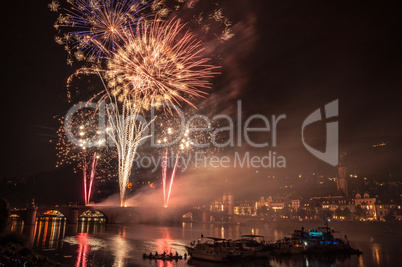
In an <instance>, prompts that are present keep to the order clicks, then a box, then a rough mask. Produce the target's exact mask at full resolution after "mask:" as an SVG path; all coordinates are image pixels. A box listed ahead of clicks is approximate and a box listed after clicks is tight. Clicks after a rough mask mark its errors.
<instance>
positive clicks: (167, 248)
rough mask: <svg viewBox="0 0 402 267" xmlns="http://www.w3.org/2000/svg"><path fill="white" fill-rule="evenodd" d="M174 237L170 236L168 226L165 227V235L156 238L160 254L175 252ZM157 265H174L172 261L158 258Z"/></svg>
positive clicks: (165, 266)
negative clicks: (173, 248)
mask: <svg viewBox="0 0 402 267" xmlns="http://www.w3.org/2000/svg"><path fill="white" fill-rule="evenodd" d="M172 242H173V240H172V238H171V237H170V233H169V229H168V228H166V227H165V228H163V237H162V238H159V239H156V246H157V251H158V253H159V254H161V253H163V252H166V254H169V253H170V252H172V253H174V252H173V251H172ZM157 265H158V267H172V266H173V263H172V262H171V261H163V260H157Z"/></svg>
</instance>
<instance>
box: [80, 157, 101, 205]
mask: <svg viewBox="0 0 402 267" xmlns="http://www.w3.org/2000/svg"><path fill="white" fill-rule="evenodd" d="M84 158H85V157H84ZM97 163H98V157H97V153H96V152H95V153H94V154H93V157H92V163H91V167H90V170H91V171H90V173H89V177H88V175H87V164H86V160H85V159H84V164H83V165H84V169H83V174H84V198H85V205H88V204H89V202H90V201H91V195H92V186H93V183H94V180H95V173H96V172H95V170H96V164H97ZM87 180H88V183H89V184H88V185H89V186H87Z"/></svg>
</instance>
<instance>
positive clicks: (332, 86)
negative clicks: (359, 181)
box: [0, 0, 402, 179]
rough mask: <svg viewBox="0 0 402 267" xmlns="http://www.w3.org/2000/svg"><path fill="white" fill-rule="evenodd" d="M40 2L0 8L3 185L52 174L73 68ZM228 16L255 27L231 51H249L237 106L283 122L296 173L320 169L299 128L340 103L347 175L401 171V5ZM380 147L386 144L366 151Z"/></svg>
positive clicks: (289, 7)
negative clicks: (318, 112)
mask: <svg viewBox="0 0 402 267" xmlns="http://www.w3.org/2000/svg"><path fill="white" fill-rule="evenodd" d="M47 3H48V1H43V0H40V1H26V0H25V1H3V2H2V4H1V6H2V8H1V12H2V14H1V16H0V20H1V25H2V29H3V32H2V60H1V63H2V71H1V76H2V78H1V98H0V101H1V105H0V106H1V125H2V131H1V142H2V148H1V169H0V173H1V175H0V179H6V178H10V177H21V176H31V175H35V174H38V173H41V172H46V171H52V170H53V169H54V165H55V162H56V158H55V157H56V153H55V150H54V148H53V145H52V144H50V143H49V139H52V138H55V136H56V134H55V132H56V129H57V127H58V125H57V121H56V120H55V119H54V118H53V116H54V115H58V114H61V115H62V114H63V113H64V112H65V111H66V110H67V109H68V108H69V104H68V103H67V101H66V88H65V83H66V79H67V77H68V76H69V75H70V74H71V73H72V72H73V71H74V69H73V68H71V67H69V66H67V65H66V63H65V62H66V53H65V51H64V50H63V47H61V46H59V45H57V44H56V43H55V42H54V36H55V30H54V29H53V27H52V25H53V22H54V20H55V14H54V13H51V12H50V11H49V10H48V8H47ZM225 4H226V3H225ZM226 11H227V14H228V15H227V16H228V17H232V18H233V20H234V21H235V22H237V23H239V25H241V23H242V22H243V20H245V19H246V18H247V19H248V20H249V21H250V20H251V21H252V23H251V24H250V25H251V28H250V29H246V30H245V31H243V32H242V33H248V34H252V35H253V36H254V43H253V44H252V46H251V47H249V46H248V45H245V44H244V43H242V41H244V40H245V38H241V36H236V37H235V38H234V39H233V40H232V41H231V42H230V44H229V46H233V47H237V50H238V51H241V50H242V49H241V47H242V46H243V45H244V46H245V48H244V49H249V50H250V51H248V54H247V56H246V57H242V58H239V60H238V61H237V62H236V64H237V66H238V70H239V71H240V74H241V75H245V76H247V79H246V80H247V82H246V83H244V84H242V86H241V90H240V92H239V95H238V98H239V99H242V100H243V105H244V108H245V110H246V113H247V114H253V113H261V114H264V115H267V116H269V115H271V114H282V113H285V114H287V116H288V119H287V120H286V122H285V123H284V124H283V127H284V128H283V131H284V132H285V133H284V134H283V137H281V138H282V140H280V142H282V144H286V145H284V147H285V148H284V150H283V154H285V155H288V154H289V155H290V156H289V167H290V168H292V170H293V171H294V172H297V171H298V170H299V169H300V168H302V169H304V170H312V169H315V168H321V167H322V168H324V169H325V166H326V165H325V163H322V162H320V161H319V160H317V159H316V158H314V157H313V156H311V155H310V154H309V153H308V152H307V151H306V150H305V149H304V148H303V147H302V145H301V142H300V141H299V140H300V125H301V123H302V121H303V120H304V118H306V116H307V115H308V114H310V113H311V112H312V111H314V110H315V109H317V108H319V107H321V106H323V105H325V104H326V103H328V102H330V101H332V100H334V99H336V98H339V101H340V122H339V123H340V127H341V128H340V139H341V150H342V151H347V152H348V153H349V154H350V162H349V164H350V167H351V168H352V169H355V170H357V171H359V172H362V173H364V174H366V175H367V174H370V173H372V174H378V173H379V174H387V173H394V174H401V173H402V172H401V164H400V163H401V157H400V156H401V153H400V152H401V147H402V146H401V141H400V136H401V130H402V126H401V108H400V101H401V100H400V96H401V93H400V91H401V85H402V84H401V77H402V76H401V71H402V68H401V63H402V62H401V52H400V51H401V47H402V38H401V33H402V27H401V26H402V21H401V6H400V3H399V2H398V1H369V2H368V1H322V0H319V1H318V0H317V1H246V0H236V1H228V2H227V5H226ZM243 16H244V17H243ZM246 46H247V48H246ZM231 51H232V50H231V49H227V50H226V51H225V52H223V53H222V56H223V57H224V56H225V55H230V52H231ZM224 71H225V69H223V72H224ZM224 77H225V74H223V78H222V80H224ZM226 77H229V76H228V75H226ZM218 84H220V85H221V86H222V87H219V88H214V90H216V91H217V92H218V93H219V92H225V88H223V87H225V83H219V82H218ZM217 87H218V86H217ZM235 101H236V99H233V101H232V102H231V103H230V104H231V105H233V106H234V105H235V104H236V103H235ZM381 142H386V143H387V146H385V147H383V148H380V149H377V150H374V149H373V148H372V147H371V146H372V145H374V144H377V143H381ZM279 150H280V148H279ZM399 177H400V176H399Z"/></svg>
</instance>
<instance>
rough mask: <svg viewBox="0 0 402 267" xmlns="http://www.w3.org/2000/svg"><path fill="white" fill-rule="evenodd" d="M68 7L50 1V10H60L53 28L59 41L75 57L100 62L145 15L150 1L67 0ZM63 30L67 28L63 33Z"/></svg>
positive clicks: (56, 39) (69, 61) (69, 59)
mask: <svg viewBox="0 0 402 267" xmlns="http://www.w3.org/2000/svg"><path fill="white" fill-rule="evenodd" d="M66 2H67V4H68V5H69V7H68V8H62V7H61V5H60V3H59V1H57V0H54V1H52V2H51V3H50V4H49V8H50V10H51V11H54V12H60V14H59V17H58V18H57V21H56V22H55V24H54V28H56V30H58V32H59V35H57V36H56V38H55V41H56V43H58V44H60V45H63V46H64V47H65V49H66V50H67V52H68V54H69V58H68V63H69V64H72V61H73V59H76V60H78V61H83V60H87V61H90V62H97V61H99V60H100V59H101V58H102V57H103V56H105V53H106V56H107V53H108V52H109V51H114V49H115V47H116V46H117V45H118V44H119V43H121V42H122V38H123V35H124V31H125V30H127V29H128V28H129V27H131V26H134V25H138V24H139V23H140V21H141V19H142V18H143V17H144V16H146V15H145V14H144V9H146V8H147V7H148V6H149V4H148V3H147V1H138V0H123V1H118V0H66ZM64 31H66V32H65V33H64Z"/></svg>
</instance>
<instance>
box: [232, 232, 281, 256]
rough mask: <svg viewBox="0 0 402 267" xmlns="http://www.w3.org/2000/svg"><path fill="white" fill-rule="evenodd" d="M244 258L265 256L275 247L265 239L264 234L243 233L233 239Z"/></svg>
mask: <svg viewBox="0 0 402 267" xmlns="http://www.w3.org/2000/svg"><path fill="white" fill-rule="evenodd" d="M233 243H234V245H235V247H236V248H237V249H238V251H239V252H240V255H241V257H242V258H264V257H267V256H269V255H270V253H271V252H272V251H273V249H274V247H273V246H272V245H271V244H268V243H267V242H265V240H264V236H262V235H242V236H241V239H238V240H235V241H233Z"/></svg>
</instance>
